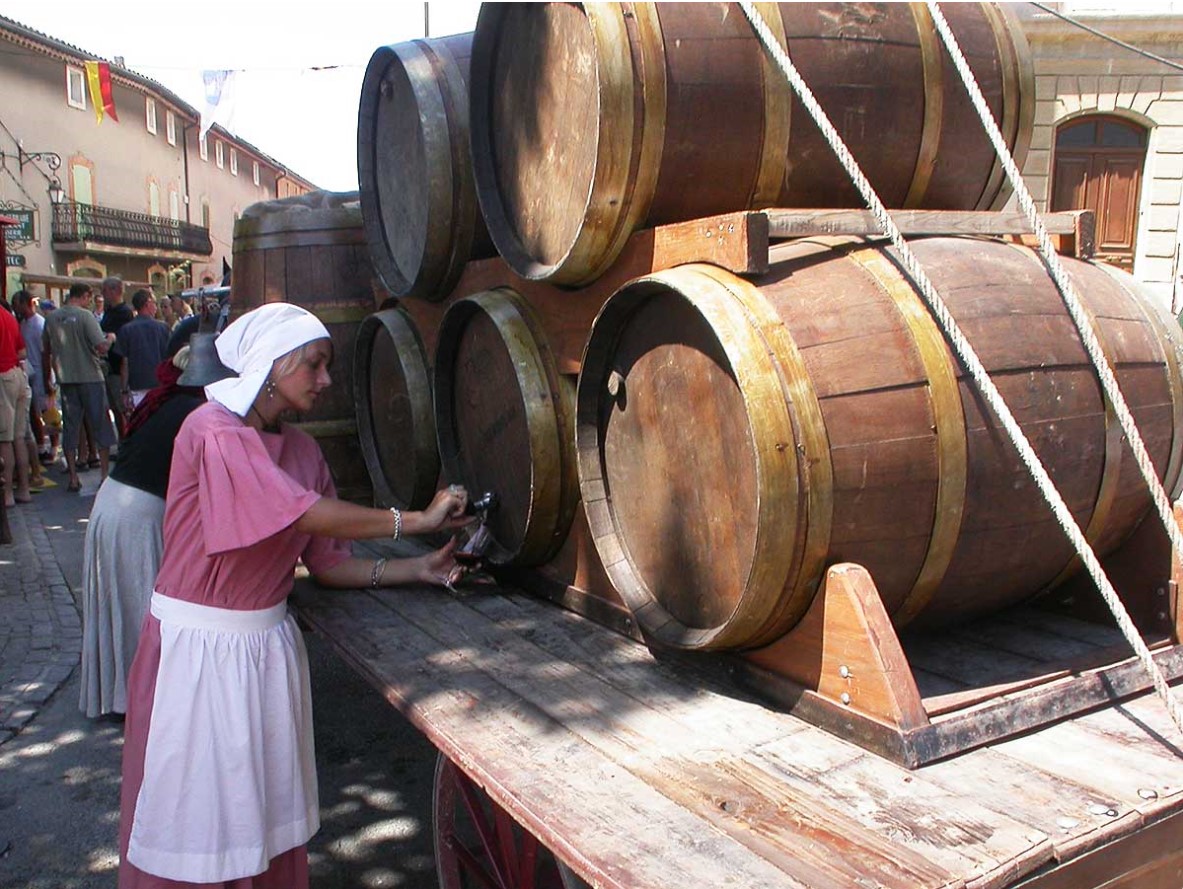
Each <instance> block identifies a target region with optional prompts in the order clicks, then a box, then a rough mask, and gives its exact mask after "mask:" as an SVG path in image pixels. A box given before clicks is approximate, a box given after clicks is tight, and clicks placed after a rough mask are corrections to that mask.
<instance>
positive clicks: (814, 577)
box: [698, 266, 834, 647]
mask: <svg viewBox="0 0 1183 889" xmlns="http://www.w3.org/2000/svg"><path fill="white" fill-rule="evenodd" d="M698 268H699V271H700V273H701V274H705V275H708V276H709V277H711V278H714V279H715V280H716V281H718V282H719V283H720V284H721V285H722V286H724V287H726V288H727V289H728V290H729V291H730V292H731V294H732V295H733V296H734V297H735V298H736V299H737V300H739V301H740V303H741V304H742V305H743V307H744V310H745V312H747V314H748V319H749V323H751V325H752V326H753V327H754V328H755V329H756V330H758V331H759V333H760V334H761V336H762V337H763V338H764V340H765V342H766V343H767V344H768V348H769V349H770V351H771V353H772V356H773V360H774V362H775V364H776V366H777V368H778V370H779V374H778V375H779V377H780V382H781V386H782V397H783V398H784V400H785V405H786V407H787V408H788V411H789V421H790V423H791V425H792V432H793V441H794V442H795V443H796V450H797V454H796V458H795V459H796V466H795V474H794V480H795V485H794V487H793V488H791V489H790V494H791V495H792V496H793V497H797V498H800V496H801V495H802V494H804V497H805V502H804V512H803V513H801V515H800V518H799V519H798V521H797V524H796V526H792V525H790V526H787V530H786V531H785V533H783V534H780V535H778V537H779V539H780V540H781V541H782V546H786V547H787V546H788V544H787V543H785V541H792V542H794V543H795V542H797V541H800V552H799V557H798V558H796V559H794V560H793V561H792V562H791V563H790V565H789V570H788V572H787V574H786V576H785V581H784V584H783V586H782V590H783V593H782V595H781V596H780V601H779V607H778V608H777V609H776V611H775V612H774V613H773V614H772V615H771V617H770V619H769V621H768V623H767V624H766V625H765V627H763V628H762V629H761V630H760V631H759V632H758V633H757V634H756V635H755V636H753V637H752V639H751V640H750V645H752V646H753V647H754V646H757V645H762V644H766V643H768V642H771V641H772V640H773V639H776V638H777V637H779V636H781V635H783V634H784V633H785V632H787V631H788V630H789V629H790V628H791V627H792V626H793V625H795V624H796V623H797V621H798V620H800V618H801V617H802V616H803V615H804V614H805V611H806V610H807V609H808V608H809V605H810V604H811V603H812V601H813V596H814V594H815V593H816V592H817V589H818V584H819V583H820V582H821V578H822V575H823V574H824V573H825V570H826V557H827V555H828V554H829V549H830V535H831V532H832V528H833V516H834V470H833V464H832V462H831V459H830V443H829V437H828V435H827V434H826V425H825V418H824V416H823V414H822V409H821V401H820V400H819V398H818V396H817V391H816V389H815V388H814V386H813V380H812V379H811V377H810V376H809V371H808V369H807V368H806V366H805V360H804V358H803V357H802V355H801V352H800V350H799V349H798V348H797V344H796V342H795V341H794V340H793V336H792V333H791V332H790V331H789V329H788V327H787V326H786V325H785V323H784V321H783V319H782V318H781V317H780V315H779V314H778V313H777V311H776V309H775V308H774V307H773V306H772V305H771V304H770V303H769V301H768V300H767V299H766V298H765V297H764V295H763V294H762V293H761V292H760V290H759V288H757V287H756V285H754V284H753V283H751V282H750V281H748V280H746V279H744V278H739V277H736V276H734V275H730V274H728V273H726V272H723V271H722V270H721V269H717V268H715V267H714V266H699V267H698Z"/></svg>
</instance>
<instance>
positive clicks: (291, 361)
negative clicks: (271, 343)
mask: <svg viewBox="0 0 1183 889" xmlns="http://www.w3.org/2000/svg"><path fill="white" fill-rule="evenodd" d="M319 342H320V340H318V339H317V340H309V341H308V342H306V343H305V344H304V345H302V346H297V347H296V348H294V349H292V351H290V352H288V353H287V354H286V355H280V356H279V357H278V358H276V359H275V364H273V365H272V366H271V379H272V381H274V380H282V379H283V378H284V377H286V376H287V375H288V374H291V373H295V371H296V368H298V367H299V366H300V362H301V361H303V360H304V358H305V356H307V354H308V352H309V350H310V349H311V348H312V347H313V345H314V344H316V343H319ZM332 360H333V343H332V340H330V341H329V361H332Z"/></svg>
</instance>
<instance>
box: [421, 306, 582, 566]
mask: <svg viewBox="0 0 1183 889" xmlns="http://www.w3.org/2000/svg"><path fill="white" fill-rule="evenodd" d="M524 305H525V304H524V303H523V302H522V301H521V300H520V297H518V296H517V294H516V293H514V291H512V290H511V289H510V288H508V287H500V288H495V289H493V290H488V291H484V292H482V293H477V294H474V295H472V296H468V297H465V298H464V299H461V300H457V301H456V302H455V303H453V304H452V305H451V306H450V307H449V308H448V311H447V312H446V313H445V314H444V318H443V320H442V321H441V322H440V328H439V341H438V345H437V347H436V361H435V400H436V404H437V413H438V410H439V409H438V405H440V404H444V405H447V404H450V400H451V397H452V394H453V388H454V387H453V381H452V380H451V378H450V376H449V375H448V374H447V372H446V370H447V368H449V367H450V366H451V364H452V361H453V358H454V351H455V348H456V344H457V343H458V341H459V334H460V333H461V332H462V330H463V327H464V326H466V325H467V323H468V321H469V319H470V318H472V317H473V316H475V315H476V314H478V313H483V314H485V315H486V316H488V317H489V318H490V320H491V321H492V322H493V326H494V328H495V329H496V331H497V334H498V336H499V337H500V338H501V341H502V343H503V344H504V345H505V348H506V350H507V351H508V352H509V354H510V356H511V358H512V360H513V365H514V371H515V377H516V379H517V382H518V385H519V387H520V389H521V391H522V393H523V396H524V398H523V403H524V406H525V416H526V434H527V439H528V440H529V449H530V456H531V490H532V495H533V496H532V498H531V504H530V510H529V513H528V515H527V516H526V517H525V526H524V527H525V530H524V531H523V535H522V541H521V543H520V544H519V545H518V547H517V548H516V549H514V550H511V549H509V548H507V547H505V546H504V545H503V544H502V543H501V542H500V541H497V552H496V554H495V556H494V557H493V559H492V561H494V562H496V563H498V564H518V565H521V564H533V563H536V562H537V561H539V560H541V559H542V558H543V557H544V556H545V555H546V554H547V552H548V549H549V547H550V545H551V543H552V540H553V536H554V535H553V526H554V524H555V522H556V521H558V516H560V515H561V514H562V490H561V488H562V480H563V479H562V474H561V473H560V474H559V476H557V477H549V476H547V474H545V473H543V474H539V473H537V466H538V464H539V463H540V462H542V463H544V464H547V465H554V466H560V467H561V466H562V465H563V463H562V454H561V451H562V442H561V440H560V438H561V435H560V434H559V433H558V430H556V429H555V425H556V418H557V417H560V416H561V409H557V408H556V405H555V404H554V397H553V395H552V392H551V391H550V389H549V388H548V387H546V386H545V385H542V384H544V383H545V382H546V381H547V380H548V376H547V373H546V369H545V366H544V362H545V359H544V357H543V355H542V353H541V351H540V348H541V345H542V344H541V343H540V342H539V341H538V340H537V338H536V337H535V335H534V331H533V330H532V329H531V327H530V326H529V325H528V324H527V323H526V322H525V321H524V319H523V316H522V312H523V310H524V311H529V310H528V307H527V308H525V309H523V307H524ZM531 375H532V376H533V377H534V382H533V383H531V381H530V379H529V377H530V376H531ZM548 427H549V429H548ZM436 435H437V437H438V440H439V445H440V457H441V460H442V462H443V465H444V469H445V471H446V472H447V473H448V475H449V477H451V478H460V477H461V475H462V473H461V461H460V445H459V442H458V441H457V440H456V430H455V429H454V428H451V427H450V426H449V424H447V423H441V422H437V424H436ZM569 459H570V458H568V460H569Z"/></svg>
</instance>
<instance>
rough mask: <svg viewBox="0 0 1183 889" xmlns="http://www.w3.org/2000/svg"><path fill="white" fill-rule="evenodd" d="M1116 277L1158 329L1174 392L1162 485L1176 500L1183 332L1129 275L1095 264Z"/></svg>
mask: <svg viewBox="0 0 1183 889" xmlns="http://www.w3.org/2000/svg"><path fill="white" fill-rule="evenodd" d="M1092 264H1093V265H1095V266H1096V267H1097V268H1099V269H1101V270H1102V271H1104V272H1105V273H1106V274H1107V275H1109V277H1111V278H1113V280H1115V281H1116V282H1117V284H1118V286H1120V287H1121V288H1122V290H1124V291H1125V292H1126V293H1128V294H1129V295H1130V298H1131V299H1132V300H1133V302H1134V304H1135V305H1136V306H1138V309H1139V310H1140V311H1141V312H1142V314H1143V315H1144V316H1145V317H1146V318H1147V320H1149V322H1150V325H1151V326H1152V327H1153V328H1154V329H1155V330H1156V332H1157V333H1158V336H1159V342H1160V343H1161V344H1162V351H1163V363H1164V365H1165V370H1166V374H1167V387H1168V389H1169V390H1170V393H1171V450H1170V456H1169V457H1168V458H1167V465H1166V471H1165V472H1164V473H1163V475H1162V484H1163V487H1164V488H1165V489H1166V492H1167V495H1168V496H1169V497H1170V499H1172V500H1174V499H1176V498H1177V497H1178V496H1179V493H1180V486H1181V483H1183V331H1180V329H1179V325H1178V324H1177V323H1176V322H1175V320H1174V319H1173V318H1170V317H1169V316H1168V317H1164V316H1163V314H1162V313H1161V312H1160V311H1159V310H1158V307H1157V305H1155V304H1153V303H1152V304H1151V305H1150V306H1149V307H1147V306H1145V305H1144V302H1143V300H1142V298H1141V297H1139V296H1138V295H1137V293H1136V292H1134V291H1133V290H1132V289H1131V288H1130V278H1129V276H1128V275H1127V274H1126V273H1125V272H1123V271H1121V270H1120V269H1117V268H1114V267H1113V266H1111V265H1108V264H1106V263H1103V262H1096V263H1092Z"/></svg>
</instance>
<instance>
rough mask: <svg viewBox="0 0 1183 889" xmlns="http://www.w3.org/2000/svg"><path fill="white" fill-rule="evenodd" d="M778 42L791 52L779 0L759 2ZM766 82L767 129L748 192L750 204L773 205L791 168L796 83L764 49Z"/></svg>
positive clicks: (761, 58) (757, 6) (756, 205)
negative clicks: (777, 0) (790, 139)
mask: <svg viewBox="0 0 1183 889" xmlns="http://www.w3.org/2000/svg"><path fill="white" fill-rule="evenodd" d="M754 6H755V7H756V9H757V10H758V11H759V12H760V14H761V15H762V16H764V21H766V22H767V23H768V27H769V28H770V29H771V31H772V33H773V35H775V37H776V40H777V42H778V43H779V44H780V45H781V47H782V48H784V50H785V52H788V47H789V44H788V38H787V37H786V36H785V23H784V18H783V17H782V16H781V13H780V5H779V4H777V3H756V4H754ZM760 70H761V71H762V72H763V84H764V132H763V134H762V139H763V144H762V145H761V146H760V163H759V164H758V165H757V167H756V170H757V173H756V180H755V182H753V184H752V193H751V194H750V195H749V196H748V202H747V204H745V206H747V207H772V206H775V205H776V204H777V202H778V200H779V198H780V192H781V189H782V188H784V184H785V178H786V177H787V175H788V168H789V138H790V137H789V134H790V132H791V131H792V113H793V87H792V84H790V83H789V82H788V81H787V80H785V78H784V77H783V76H781V73H780V71H779V70H777V68H776V66H775V65H774V64H773V63H772V60H771V59H770V58H769V56H768V53H765V52H761V53H760Z"/></svg>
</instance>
